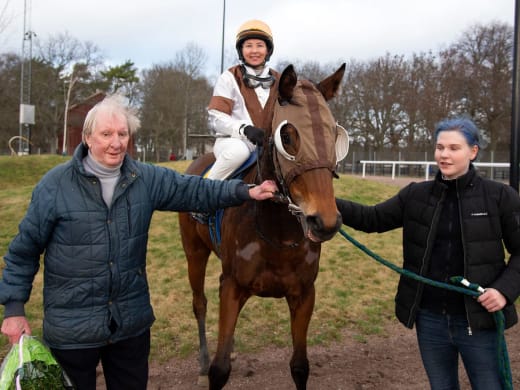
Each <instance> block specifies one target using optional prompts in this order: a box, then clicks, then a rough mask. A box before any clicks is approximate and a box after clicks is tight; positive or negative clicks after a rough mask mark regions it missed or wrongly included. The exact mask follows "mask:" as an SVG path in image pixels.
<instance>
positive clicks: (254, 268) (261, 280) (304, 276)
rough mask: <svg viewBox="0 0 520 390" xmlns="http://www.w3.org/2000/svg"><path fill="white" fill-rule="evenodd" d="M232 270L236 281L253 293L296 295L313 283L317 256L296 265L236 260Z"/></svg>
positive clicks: (317, 262)
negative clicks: (251, 262) (252, 262)
mask: <svg viewBox="0 0 520 390" xmlns="http://www.w3.org/2000/svg"><path fill="white" fill-rule="evenodd" d="M236 265H237V266H236V268H235V269H234V272H233V278H234V279H235V280H236V282H237V283H238V284H239V285H240V286H242V287H245V288H247V289H249V290H250V291H251V292H252V293H253V294H254V295H257V296H265V297H276V298H281V297H284V296H287V295H293V296H297V295H300V294H301V293H302V291H304V290H307V289H308V288H309V287H310V286H312V285H313V284H314V281H315V280H316V276H317V274H318V267H319V257H316V258H315V259H314V261H311V262H309V263H305V262H300V263H299V264H298V265H297V266H289V265H287V264H269V262H260V264H250V263H248V262H242V261H240V262H237V264H236Z"/></svg>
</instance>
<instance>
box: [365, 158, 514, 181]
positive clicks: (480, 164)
mask: <svg viewBox="0 0 520 390" xmlns="http://www.w3.org/2000/svg"><path fill="white" fill-rule="evenodd" d="M359 163H360V164H361V165H362V167H363V168H362V177H365V176H366V166H367V165H383V167H391V168H392V180H394V179H395V174H396V167H397V169H400V167H401V166H409V165H419V166H424V179H425V180H428V179H429V177H430V167H431V166H434V167H436V166H437V163H436V162H435V161H372V160H361V161H360V162H359ZM473 165H475V166H476V167H487V168H491V169H492V170H493V168H509V163H496V162H495V163H492V162H488V163H486V162H475V163H473ZM493 176H494V175H493V173H491V177H492V178H493Z"/></svg>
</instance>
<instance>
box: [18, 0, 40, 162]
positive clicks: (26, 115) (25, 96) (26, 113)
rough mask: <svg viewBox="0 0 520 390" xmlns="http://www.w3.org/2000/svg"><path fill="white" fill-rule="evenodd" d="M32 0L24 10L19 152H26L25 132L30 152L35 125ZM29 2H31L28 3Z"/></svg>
mask: <svg viewBox="0 0 520 390" xmlns="http://www.w3.org/2000/svg"><path fill="white" fill-rule="evenodd" d="M31 1H32V0H24V12H23V40H22V61H21V62H22V65H21V75H20V134H19V135H20V141H19V144H18V154H19V155H22V154H24V153H25V148H24V147H23V142H24V141H23V140H24V134H23V132H24V131H23V130H24V127H25V130H26V132H27V135H26V138H27V146H26V148H27V151H28V153H29V154H30V153H31V150H30V147H31V146H30V145H31V125H34V123H35V122H34V106H33V105H31V104H30V103H31V76H32V39H33V37H35V36H36V34H35V33H34V32H32V31H31ZM27 2H29V4H27Z"/></svg>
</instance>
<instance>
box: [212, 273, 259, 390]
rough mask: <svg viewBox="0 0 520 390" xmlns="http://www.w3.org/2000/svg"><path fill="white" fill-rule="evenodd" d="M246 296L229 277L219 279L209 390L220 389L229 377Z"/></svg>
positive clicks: (247, 296)
mask: <svg viewBox="0 0 520 390" xmlns="http://www.w3.org/2000/svg"><path fill="white" fill-rule="evenodd" d="M248 298H249V295H247V294H246V295H243V294H241V293H240V291H239V288H238V286H237V285H236V283H235V282H234V281H233V280H232V279H231V278H222V279H221V284H220V306H219V307H220V309H219V321H218V344H217V350H216V352H215V357H214V358H213V361H212V362H211V366H210V368H209V374H208V376H209V389H210V390H220V389H222V388H223V387H224V386H225V384H226V383H227V381H228V379H229V375H230V374H231V352H232V351H233V344H234V333H235V327H236V324H237V319H238V315H239V314H240V310H241V309H242V307H243V306H244V304H245V302H246V301H247V299H248Z"/></svg>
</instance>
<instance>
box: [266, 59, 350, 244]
mask: <svg viewBox="0 0 520 390" xmlns="http://www.w3.org/2000/svg"><path fill="white" fill-rule="evenodd" d="M344 73H345V64H343V65H342V66H341V67H340V68H339V69H338V70H337V71H336V72H335V73H334V74H332V75H331V76H329V77H327V78H326V79H325V80H323V81H321V82H320V83H318V84H313V83H311V82H310V81H307V80H298V77H297V75H296V73H295V71H294V68H293V66H292V65H289V66H288V67H287V68H286V69H285V70H284V71H283V73H282V75H281V77H280V81H279V86H278V93H279V97H278V101H277V102H276V104H275V108H274V115H273V122H272V129H273V136H272V144H274V145H275V146H274V153H273V162H274V166H275V170H276V174H277V178H278V181H279V185H281V187H282V191H283V192H285V195H287V196H288V197H289V203H290V204H289V207H290V209H292V211H294V213H295V215H297V216H298V218H299V220H300V223H301V224H302V227H303V230H304V233H305V236H306V237H307V238H309V239H310V240H312V241H315V242H321V241H326V240H329V239H331V238H332V237H333V236H334V234H336V233H337V232H338V230H339V228H340V227H341V216H340V214H339V212H338V209H337V208H336V202H335V198H334V189H333V186H332V179H333V177H334V176H335V172H334V170H335V167H336V163H337V161H338V160H340V159H341V158H343V157H345V155H346V151H347V150H348V135H347V134H346V132H345V130H344V129H343V128H341V127H339V126H337V124H336V121H335V119H334V117H333V115H332V113H331V111H330V109H329V106H328V104H327V101H328V100H329V99H331V98H332V97H334V96H335V94H336V92H337V90H338V88H339V86H340V83H341V79H342V77H343V74H344ZM338 154H341V156H339V155H338Z"/></svg>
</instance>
